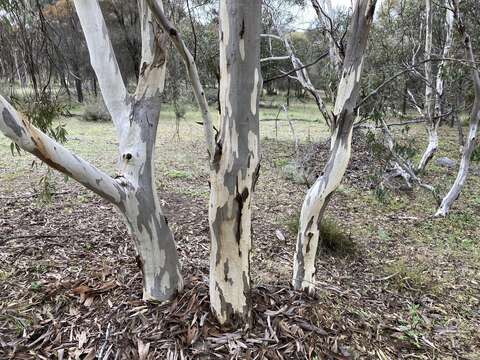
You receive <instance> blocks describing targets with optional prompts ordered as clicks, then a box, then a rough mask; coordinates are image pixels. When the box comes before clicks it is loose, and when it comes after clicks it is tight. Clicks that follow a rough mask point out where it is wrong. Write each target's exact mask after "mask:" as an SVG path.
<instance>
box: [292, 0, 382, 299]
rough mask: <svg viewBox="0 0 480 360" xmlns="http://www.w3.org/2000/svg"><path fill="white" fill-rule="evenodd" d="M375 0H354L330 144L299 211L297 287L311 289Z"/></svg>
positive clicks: (343, 165) (345, 156)
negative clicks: (328, 151)
mask: <svg viewBox="0 0 480 360" xmlns="http://www.w3.org/2000/svg"><path fill="white" fill-rule="evenodd" d="M375 3H376V1H375V0H358V1H357V2H356V5H355V10H354V13H353V16H352V20H351V24H350V34H349V40H348V48H347V52H346V55H345V60H344V64H343V71H342V76H341V79H340V84H339V87H338V91H337V99H336V102H335V108H334V111H333V118H334V123H333V124H332V126H333V129H334V131H333V135H332V143H331V144H332V145H331V150H330V154H329V158H328V161H327V164H326V165H325V168H324V171H323V175H322V176H320V177H319V178H318V179H317V181H316V182H315V184H314V185H313V186H312V187H311V188H310V189H309V190H308V193H307V195H306V197H305V200H304V202H303V206H302V211H301V214H300V226H299V232H298V238H297V247H296V250H295V257H294V268H293V279H292V283H293V286H294V288H295V289H297V290H306V291H308V292H313V291H314V289H315V257H316V253H317V248H318V244H319V241H320V240H321V239H320V224H321V221H322V217H323V213H324V211H325V208H326V206H327V204H328V201H329V200H330V197H331V196H332V194H333V192H334V191H335V190H336V189H337V187H338V186H339V184H340V182H341V180H342V178H343V175H344V174H345V171H346V169H347V166H348V162H349V160H350V153H351V142H352V130H353V123H354V118H355V116H354V109H355V106H356V103H357V99H358V94H359V90H360V78H361V74H362V67H363V58H364V53H365V48H366V46H367V39H368V34H369V32H370V27H371V24H372V20H373V14H374V11H375Z"/></svg>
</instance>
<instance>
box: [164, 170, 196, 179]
mask: <svg viewBox="0 0 480 360" xmlns="http://www.w3.org/2000/svg"><path fill="white" fill-rule="evenodd" d="M165 175H166V176H168V177H169V178H172V179H191V178H192V174H191V173H189V172H188V171H182V170H169V171H167V172H166V173H165Z"/></svg>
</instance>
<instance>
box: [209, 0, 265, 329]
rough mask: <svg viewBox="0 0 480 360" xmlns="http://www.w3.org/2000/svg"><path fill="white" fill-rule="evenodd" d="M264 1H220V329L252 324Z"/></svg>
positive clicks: (216, 171)
mask: <svg viewBox="0 0 480 360" xmlns="http://www.w3.org/2000/svg"><path fill="white" fill-rule="evenodd" d="M260 29H261V1H260V0H222V1H220V72H221V78H220V106H221V125H220V126H221V127H220V133H219V134H218V137H217V147H216V152H215V156H214V158H213V162H212V167H213V171H212V175H211V195H210V208H209V219H210V231H211V255H210V256H211V258H210V301H211V307H212V310H213V312H214V314H215V316H216V317H217V319H218V320H219V322H220V323H221V324H224V325H232V326H238V325H241V324H244V323H249V322H250V318H251V304H250V250H251V242H252V240H251V213H252V211H251V201H252V194H253V191H254V187H255V182H256V180H257V177H258V171H259V164H260V151H259V107H258V104H259V95H260V92H261V87H262V78H261V73H260Z"/></svg>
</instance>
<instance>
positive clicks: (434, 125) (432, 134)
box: [417, 0, 440, 172]
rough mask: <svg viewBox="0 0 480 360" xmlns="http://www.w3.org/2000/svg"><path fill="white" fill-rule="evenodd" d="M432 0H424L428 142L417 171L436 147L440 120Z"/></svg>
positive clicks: (431, 156)
mask: <svg viewBox="0 0 480 360" xmlns="http://www.w3.org/2000/svg"><path fill="white" fill-rule="evenodd" d="M432 16H433V11H432V0H425V60H428V61H426V62H425V82H426V84H425V110H424V112H425V116H426V118H427V119H426V120H427V125H426V128H427V135H428V144H427V148H426V149H425V151H424V152H423V155H422V158H421V159H420V163H419V164H418V167H417V171H418V172H421V171H424V170H425V167H426V166H427V164H428V163H429V162H430V160H431V159H432V158H433V155H434V154H435V152H436V151H437V148H438V126H439V124H440V121H439V120H438V119H435V115H434V106H435V98H434V96H433V70H432V62H431V61H429V60H430V58H431V57H432V28H433V21H432Z"/></svg>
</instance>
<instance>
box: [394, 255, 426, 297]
mask: <svg viewBox="0 0 480 360" xmlns="http://www.w3.org/2000/svg"><path fill="white" fill-rule="evenodd" d="M384 271H385V272H386V273H387V274H388V276H389V277H390V278H389V284H390V285H391V286H392V287H393V288H395V289H396V290H398V291H400V290H413V291H420V290H425V289H429V290H432V289H433V288H434V285H435V284H434V283H433V280H432V279H431V278H430V277H429V276H428V274H427V268H426V267H425V266H422V265H419V264H407V263H406V262H405V261H404V260H397V261H395V262H393V263H391V264H388V265H386V266H385V267H384Z"/></svg>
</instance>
